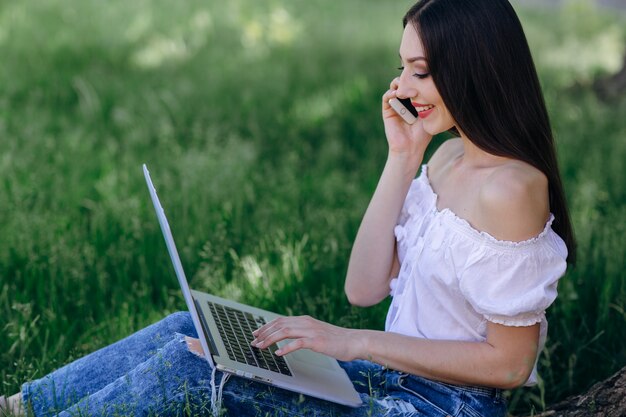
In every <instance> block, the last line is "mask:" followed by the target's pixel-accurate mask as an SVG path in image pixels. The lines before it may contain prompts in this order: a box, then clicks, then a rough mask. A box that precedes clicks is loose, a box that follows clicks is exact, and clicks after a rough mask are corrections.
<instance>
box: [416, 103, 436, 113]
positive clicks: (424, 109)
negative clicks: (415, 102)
mask: <svg viewBox="0 0 626 417" xmlns="http://www.w3.org/2000/svg"><path fill="white" fill-rule="evenodd" d="M433 107H435V106H433V105H432V104H429V105H428V106H424V107H416V108H415V110H417V112H418V113H419V112H421V111H426V110H430V109H432V108H433Z"/></svg>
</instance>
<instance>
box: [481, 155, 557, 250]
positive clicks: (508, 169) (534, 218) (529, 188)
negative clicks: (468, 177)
mask: <svg viewBox="0 0 626 417" xmlns="http://www.w3.org/2000/svg"><path fill="white" fill-rule="evenodd" d="M478 205H479V208H480V212H481V213H482V214H481V222H480V223H481V225H482V226H483V228H484V230H485V231H486V232H488V233H489V234H491V235H492V236H494V237H495V238H497V239H500V240H509V241H516V242H517V241H522V240H526V239H530V238H532V237H534V236H536V235H537V234H539V233H540V232H541V231H542V230H543V228H544V227H545V224H546V221H547V220H548V216H549V214H550V204H549V197H548V179H547V178H546V176H545V175H544V174H543V173H542V172H541V171H539V170H538V169H537V168H535V167H533V166H531V165H529V164H527V163H524V162H521V161H511V162H508V163H506V164H503V165H501V166H498V167H496V168H494V169H493V171H492V172H491V173H490V174H489V175H488V176H487V177H486V178H485V181H484V183H483V185H482V186H481V187H480V191H479V195H478Z"/></svg>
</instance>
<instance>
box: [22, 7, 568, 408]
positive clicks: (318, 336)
mask: <svg viewBox="0 0 626 417" xmlns="http://www.w3.org/2000/svg"><path fill="white" fill-rule="evenodd" d="M400 59H401V62H402V67H401V68H400V70H401V73H400V75H399V77H397V78H395V79H394V80H393V81H392V82H391V84H390V88H389V90H388V91H387V92H385V93H384V95H383V97H382V115H383V121H384V125H385V133H386V136H387V141H388V145H389V153H388V158H387V162H386V165H385V168H384V170H383V173H382V175H381V178H380V182H379V184H378V187H377V189H376V191H375V193H374V196H373V198H372V201H371V203H370V205H369V207H368V209H367V212H366V214H365V216H364V218H363V221H362V224H361V226H360V229H359V231H358V234H357V237H356V240H355V243H354V247H353V250H352V254H351V257H350V263H349V267H348V273H347V278H346V282H345V291H346V294H347V296H348V299H349V300H350V302H351V303H352V304H356V305H360V306H370V305H374V304H377V303H378V302H380V301H381V300H383V299H384V298H385V297H387V295H388V294H389V293H390V292H391V294H392V295H393V302H392V305H391V307H390V309H389V313H388V316H387V322H386V326H385V327H386V328H385V332H381V331H373V330H355V329H345V328H340V327H336V326H333V325H330V324H327V323H323V322H320V321H317V320H315V319H312V318H310V317H285V318H280V319H277V320H275V321H273V322H270V323H268V324H266V325H264V326H263V327H261V328H260V329H258V330H256V331H255V332H254V336H255V340H254V341H253V345H255V346H257V347H259V348H265V347H267V346H269V345H271V344H273V343H276V342H278V341H280V340H283V339H286V338H289V339H293V341H291V342H290V343H289V344H287V345H286V346H284V347H283V348H282V349H281V351H279V352H278V353H279V354H283V355H284V354H287V353H290V352H293V351H294V350H297V349H302V348H308V349H312V350H314V351H317V352H322V353H324V354H327V355H330V356H333V357H335V358H337V359H339V360H340V361H343V362H341V364H342V366H343V367H344V369H345V370H346V371H347V373H348V375H349V376H350V377H351V379H352V380H353V381H354V384H355V387H356V388H357V390H358V391H359V392H360V393H361V396H362V399H363V403H364V404H363V406H362V407H360V408H357V409H350V408H346V407H342V406H338V405H335V404H331V403H327V402H324V401H321V400H316V399H312V398H301V397H300V396H298V395H296V394H293V393H290V392H285V391H282V390H279V389H276V388H270V387H267V386H264V385H262V384H259V383H255V382H251V381H247V380H243V379H240V378H237V377H233V378H231V379H230V380H228V381H225V379H226V378H225V377H222V379H221V381H222V384H221V385H220V387H219V391H220V393H219V394H221V395H218V393H217V392H216V386H215V383H214V382H213V383H212V382H211V379H210V378H209V375H211V374H212V373H213V378H214V379H215V378H216V377H219V372H216V371H214V370H212V369H210V367H209V365H208V363H207V362H206V361H204V360H203V359H202V358H200V356H201V355H202V350H201V349H200V348H199V347H198V343H197V340H196V339H193V337H195V336H196V335H195V331H194V329H193V326H192V325H191V321H190V319H189V316H188V314H186V313H178V314H176V315H173V316H170V317H168V318H166V319H165V320H163V321H162V322H160V323H157V324H155V325H153V326H150V327H148V328H146V329H144V330H142V331H140V332H139V333H137V334H135V335H133V336H130V337H129V338H127V339H124V340H122V341H120V342H118V343H116V344H114V345H111V346H109V347H107V348H104V349H102V350H100V351H98V352H95V353H93V354H91V355H89V356H87V357H85V358H83V359H80V360H78V361H76V362H74V363H72V364H70V365H68V366H66V367H64V368H62V369H60V370H58V371H56V372H54V373H52V374H50V375H49V376H47V377H45V378H43V379H41V380H39V381H35V382H31V383H28V384H25V385H24V387H23V390H22V393H21V394H17V395H16V396H14V397H12V402H14V403H15V404H17V405H16V407H17V406H20V405H21V404H26V405H27V406H28V407H30V408H31V409H32V411H33V412H34V415H36V416H43V415H52V414H54V413H56V412H59V411H62V410H64V411H63V412H61V413H60V415H62V416H66V415H67V416H69V415H74V414H79V413H80V412H82V413H84V414H85V413H86V414H93V415H100V414H104V415H112V414H114V413H118V414H131V413H132V414H135V415H149V414H154V415H177V414H181V415H182V414H183V413H184V412H191V413H201V412H202V410H204V411H206V412H207V413H208V412H209V410H210V409H212V410H213V412H216V411H217V409H218V408H219V406H220V401H219V399H220V398H221V400H222V402H221V406H223V407H224V408H225V409H226V410H228V414H230V415H237V416H243V415H266V414H269V415H316V416H317V415H351V416H365V415H383V414H384V415H390V416H396V415H428V416H446V415H454V416H477V415H479V416H504V415H505V414H506V405H505V403H504V401H503V399H502V395H501V394H502V390H503V389H510V388H513V387H517V386H520V385H524V384H527V385H531V384H534V383H535V382H536V380H537V375H536V362H537V356H538V353H539V352H540V351H541V349H542V347H543V345H544V343H545V338H546V331H547V323H546V319H545V313H544V312H545V310H546V309H547V308H548V306H549V305H550V304H551V303H552V302H553V301H554V299H555V298H556V285H557V281H558V279H559V278H560V277H561V276H562V275H563V274H564V272H565V270H566V266H567V261H570V262H573V260H574V253H575V248H574V246H575V245H574V238H573V233H572V229H571V225H570V221H569V216H568V211H567V207H566V204H565V199H564V196H563V189H562V185H561V180H560V176H559V172H558V167H557V163H556V157H555V150H554V145H553V139H552V135H551V129H550V124H549V120H548V116H547V112H546V109H545V105H544V102H543V98H542V95H541V91H540V86H539V82H538V79H537V75H536V71H535V68H534V65H533V62H532V58H531V56H530V51H529V49H528V45H527V43H526V39H525V37H524V34H523V30H522V28H521V25H520V23H519V20H518V19H517V16H516V15H515V12H514V11H513V9H512V7H511V5H510V4H509V3H508V2H507V1H506V0H498V1H496V0H421V1H419V2H418V3H417V4H415V5H414V6H413V7H412V8H411V9H410V10H409V11H408V13H407V14H406V16H405V17H404V32H403V35H402V41H401V45H400ZM394 97H399V98H410V99H411V102H412V103H413V105H414V106H415V107H416V109H417V111H418V112H419V120H418V121H417V123H415V124H413V125H409V124H406V123H405V122H404V121H403V120H402V119H401V118H400V117H399V116H398V115H397V114H396V113H395V112H394V110H393V109H392V108H391V107H390V105H389V104H388V102H389V100H390V99H392V98H394ZM448 130H452V131H454V132H456V133H457V134H458V136H459V137H457V138H454V139H450V140H447V141H446V142H444V143H443V144H442V145H441V146H440V147H439V148H438V149H437V151H436V152H435V153H434V155H433V156H432V158H431V159H430V160H429V161H428V164H427V165H423V162H424V161H423V158H424V153H425V151H426V148H427V146H428V144H429V143H430V141H431V139H432V137H433V135H435V134H438V133H442V132H445V131H448ZM418 174H419V175H418ZM416 175H418V177H417V179H415V177H416ZM183 335H186V336H183ZM185 340H186V341H187V343H186V344H185V343H183V342H184V341H185ZM218 380H219V378H218ZM21 396H23V397H21Z"/></svg>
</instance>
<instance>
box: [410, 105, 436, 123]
mask: <svg viewBox="0 0 626 417" xmlns="http://www.w3.org/2000/svg"><path fill="white" fill-rule="evenodd" d="M411 104H413V107H415V110H417V114H418V115H419V117H420V118H422V119H424V118H426V117H428V116H429V115H430V114H431V113H432V112H433V111H434V110H435V106H433V105H432V104H421V103H415V102H411Z"/></svg>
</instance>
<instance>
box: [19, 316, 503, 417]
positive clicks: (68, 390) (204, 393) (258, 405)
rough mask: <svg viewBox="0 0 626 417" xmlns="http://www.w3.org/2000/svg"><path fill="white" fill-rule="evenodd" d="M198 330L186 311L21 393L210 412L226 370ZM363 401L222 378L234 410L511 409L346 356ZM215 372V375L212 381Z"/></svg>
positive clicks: (35, 407)
mask: <svg viewBox="0 0 626 417" xmlns="http://www.w3.org/2000/svg"><path fill="white" fill-rule="evenodd" d="M184 335H188V336H193V337H196V332H195V330H194V328H193V324H192V321H191V318H190V316H189V314H188V313H176V314H173V315H171V316H169V317H167V318H165V319H164V320H162V321H160V322H159V323H156V324H154V325H152V326H149V327H147V328H145V329H143V330H141V331H139V332H137V333H135V334H134V335H132V336H129V337H127V338H126V339H123V340H121V341H119V342H117V343H114V344H112V345H110V346H108V347H105V348H103V349H101V350H99V351H96V352H94V353H92V354H90V355H87V356H85V357H84V358H81V359H79V360H77V361H75V362H73V363H70V364H68V365H66V366H64V367H63V368H60V369H59V370H57V371H55V372H53V373H51V374H49V375H47V376H45V377H44V378H41V379H39V380H37V381H33V382H29V383H27V384H24V386H23V387H22V395H23V399H24V401H25V403H26V404H27V406H28V407H29V409H30V410H32V414H33V415H34V416H37V417H40V416H56V415H58V416H60V417H70V416H117V415H120V416H121V415H123V416H190V415H192V416H197V415H206V416H210V415H211V410H212V408H213V404H214V401H215V396H214V398H213V402H212V395H214V392H212V387H213V388H217V386H218V385H220V381H222V378H223V376H224V375H223V374H222V373H221V372H219V371H215V372H213V369H212V368H211V367H210V366H209V364H208V362H207V361H206V360H204V359H203V358H200V357H199V356H197V355H195V354H193V353H191V352H190V351H189V350H188V349H187V345H186V343H185V341H184ZM340 365H341V366H342V367H343V368H344V369H345V370H346V372H347V373H348V375H349V376H350V379H351V380H352V381H353V383H354V386H355V388H356V389H357V391H358V392H359V393H360V395H361V399H362V400H363V405H362V406H361V407H359V408H349V407H345V406H340V405H337V404H333V403H330V402H327V401H323V400H319V399H315V398H311V397H307V396H303V395H299V394H296V393H293V392H290V391H285V390H282V389H280V388H275V387H271V386H268V385H265V384H261V383H259V382H255V381H251V380H247V379H243V378H239V377H235V376H232V377H230V379H228V380H227V381H226V382H225V384H223V393H222V395H221V400H222V401H221V406H222V409H221V414H222V415H228V416H315V417H318V416H320V417H321V416H352V417H363V416H390V417H395V416H429V417H444V416H455V417H456V416H462V417H487V416H488V417H499V416H505V415H506V404H505V402H504V400H503V399H502V397H501V392H500V390H494V389H487V388H480V387H459V386H454V385H449V384H444V383H440V382H435V381H431V380H428V379H425V378H421V377H417V376H414V375H408V374H406V373H401V372H397V371H392V370H387V369H384V368H383V367H381V366H380V365H376V364H374V363H371V362H368V361H361V360H357V361H352V362H340ZM212 373H213V374H214V375H213V376H214V378H215V382H214V384H213V385H212V381H211V380H212Z"/></svg>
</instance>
